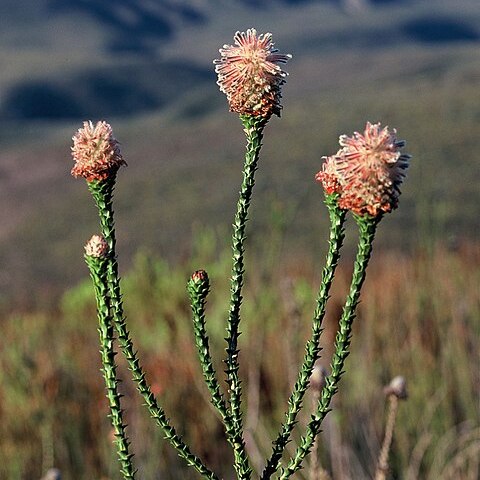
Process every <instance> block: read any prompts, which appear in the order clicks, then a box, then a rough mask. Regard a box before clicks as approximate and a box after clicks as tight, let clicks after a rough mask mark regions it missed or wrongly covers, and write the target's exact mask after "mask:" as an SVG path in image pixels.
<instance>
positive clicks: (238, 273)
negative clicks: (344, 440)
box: [72, 29, 410, 480]
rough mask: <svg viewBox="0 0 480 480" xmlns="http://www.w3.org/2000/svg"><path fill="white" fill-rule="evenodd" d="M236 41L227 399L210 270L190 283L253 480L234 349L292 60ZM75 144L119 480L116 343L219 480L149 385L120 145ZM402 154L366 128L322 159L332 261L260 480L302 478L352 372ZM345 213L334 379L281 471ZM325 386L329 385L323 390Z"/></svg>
mask: <svg viewBox="0 0 480 480" xmlns="http://www.w3.org/2000/svg"><path fill="white" fill-rule="evenodd" d="M234 41H235V45H234V46H232V45H224V47H223V48H221V49H220V54H221V57H220V59H218V60H215V61H214V63H215V71H216V72H217V74H218V85H219V86H220V90H221V91H222V92H223V93H225V95H226V96H227V100H228V103H229V107H230V110H231V111H232V112H235V113H238V114H239V116H240V120H241V122H242V125H243V129H244V132H245V136H246V141H247V145H246V153H245V162H244V167H243V181H242V185H241V187H240V194H239V199H238V203H237V211H236V215H235V218H234V222H233V232H232V270H231V278H230V285H231V288H230V304H229V305H230V306H229V311H228V318H227V321H226V331H227V336H226V342H227V346H226V359H225V365H226V368H225V375H226V384H227V390H226V391H224V390H223V389H222V387H221V385H220V382H219V380H218V376H217V372H216V371H215V368H214V366H213V360H212V358H211V354H210V346H209V338H208V335H207V331H206V315H205V304H206V298H207V295H208V292H209V289H210V284H209V278H208V275H207V273H206V272H205V271H203V270H198V271H196V272H194V273H193V275H192V276H191V278H190V280H189V281H188V284H187V290H188V294H189V297H190V303H191V308H192V317H193V329H194V335H195V343H196V346H197V349H198V356H199V360H200V364H201V367H202V372H203V376H204V380H205V383H206V385H207V387H208V389H209V391H210V394H211V400H212V403H213V405H214V407H215V408H216V410H217V411H218V413H219V415H220V417H221V419H222V421H223V424H224V428H225V433H226V437H227V441H228V442H229V444H230V446H231V448H232V451H233V458H234V464H233V467H234V469H235V472H236V475H237V478H239V479H249V478H251V476H252V468H251V466H250V460H249V458H248V455H247V450H246V445H245V435H244V426H243V415H242V405H241V400H242V385H241V381H240V378H239V350H238V338H239V335H240V329H239V326H240V320H241V305H242V298H243V297H242V288H243V283H244V274H245V265H244V253H245V238H246V222H247V219H248V210H249V206H250V202H251V198H252V193H253V188H254V185H255V172H256V170H257V169H258V162H259V157H260V150H261V146H262V140H263V134H264V129H265V126H266V125H267V123H268V122H269V120H270V118H271V117H272V115H277V116H279V115H280V111H281V109H282V106H281V103H280V100H281V87H282V86H283V85H284V84H285V79H286V76H287V74H286V72H285V71H283V70H282V68H281V67H280V65H281V64H284V63H286V62H287V61H288V60H289V59H290V58H291V56H290V55H285V54H281V53H278V52H277V50H275V49H274V48H273V42H272V36H271V34H269V33H266V34H261V35H257V32H256V31H255V30H254V29H249V30H247V32H237V33H236V34H235V37H234ZM73 141H74V145H73V148H72V154H73V157H74V160H75V166H74V167H73V169H72V174H73V175H74V176H76V177H78V176H81V177H84V178H85V179H86V181H87V183H88V187H89V190H90V191H91V193H92V195H93V198H94V200H95V203H96V205H97V208H98V212H99V217H100V225H101V230H102V235H101V236H99V235H94V236H93V237H92V239H91V240H90V241H89V242H88V243H87V245H86V247H85V259H86V262H87V265H88V267H89V270H90V274H91V277H92V280H93V284H94V289H95V295H96V299H97V310H98V319H99V333H100V344H101V357H102V364H103V375H104V379H105V383H106V387H107V398H108V401H109V406H110V411H111V421H112V425H113V428H114V432H115V437H116V440H115V441H116V443H117V451H118V457H119V461H120V468H121V473H122V475H123V476H124V478H134V477H135V474H136V471H135V468H134V466H133V454H132V453H131V452H130V443H129V440H128V438H127V434H126V426H125V424H124V422H123V415H122V413H123V410H122V408H121V396H120V395H119V393H118V388H117V385H118V379H117V375H116V362H115V353H114V349H113V344H114V341H117V342H118V344H119V346H120V348H121V350H122V352H123V354H124V356H125V358H126V360H127V363H128V366H129V368H130V370H131V373H132V378H133V380H134V382H135V383H136V385H137V388H138V390H139V392H140V394H141V395H142V397H143V400H144V403H145V405H146V407H147V409H148V411H149V412H150V415H151V416H152V418H153V419H154V421H155V423H156V424H157V425H158V426H159V427H160V428H161V429H162V430H163V433H164V436H165V438H166V439H167V440H168V441H169V442H170V443H171V445H172V447H173V448H174V449H175V450H176V451H177V453H178V455H179V456H180V457H182V458H183V459H184V460H185V462H186V463H187V465H189V466H191V467H193V468H194V469H196V470H197V471H198V472H199V473H200V474H201V475H202V476H203V477H205V478H211V479H214V478H217V476H216V475H215V473H213V472H212V471H211V470H210V469H209V468H208V467H207V466H206V465H205V464H204V462H203V461H202V460H201V459H200V458H198V457H197V456H196V455H195V454H194V453H192V452H191V450H190V448H189V446H188V445H186V444H185V443H184V442H183V440H182V439H181V438H180V437H179V435H178V434H177V433H176V430H175V428H174V427H173V426H172V425H171V424H170V421H169V419H168V417H167V415H166V413H165V411H164V410H163V408H162V407H161V406H160V404H159V400H158V399H157V398H156V396H155V395H154V393H153V391H152V387H151V386H150V384H149V383H148V381H147V378H146V375H145V372H144V370H143V368H142V365H141V363H140V360H139V358H138V355H137V351H136V349H135V348H134V345H133V341H132V339H131V337H130V333H129V331H128V328H127V324H126V319H125V316H124V314H123V304H122V295H121V290H120V278H119V275H118V264H117V257H116V252H115V226H114V213H113V206H112V201H113V189H114V185H115V179H116V175H117V172H118V169H119V167H120V166H122V165H125V161H124V160H123V158H122V155H121V153H120V150H119V147H118V142H117V141H116V140H115V138H114V137H113V134H112V129H111V127H110V125H109V124H107V123H106V122H104V121H102V122H98V123H97V124H96V125H93V123H92V122H85V123H84V126H83V128H81V129H80V130H79V131H78V132H77V133H76V135H75V136H74V137H73ZM404 144H405V142H403V141H400V140H397V138H396V132H395V130H392V131H390V130H389V129H388V128H387V127H384V128H381V127H380V124H379V123H377V124H371V123H367V125H366V128H365V131H364V133H363V134H359V133H355V134H354V135H353V136H352V137H347V136H345V135H342V136H341V137H340V146H341V148H340V150H339V151H338V152H337V153H336V154H335V155H333V156H330V157H325V160H326V161H325V163H324V165H323V167H322V170H321V171H320V172H319V173H318V174H317V175H316V179H317V180H318V181H320V182H321V183H322V185H323V187H324V190H325V203H326V206H327V209H328V214H329V217H330V223H331V227H330V236H329V250H328V253H327V256H326V262H325V266H324V269H323V274H322V281H321V283H320V286H319V291H318V295H317V302H316V308H315V311H314V314H313V320H312V328H311V337H310V339H309V340H308V341H307V343H306V348H305V355H304V358H303V361H302V364H301V366H300V369H299V373H298V377H297V381H296V383H295V385H294V387H293V391H292V393H291V395H290V398H289V401H288V408H287V411H286V414H285V420H284V422H283V424H282V425H281V427H280V429H279V433H278V435H277V438H276V439H275V440H274V442H273V448H272V452H271V455H270V457H269V458H268V459H267V460H266V462H265V468H264V470H263V473H262V475H261V478H262V480H267V479H269V478H271V477H272V476H273V475H275V474H278V476H279V478H281V479H287V478H289V477H290V476H291V475H292V474H294V473H295V472H297V471H298V470H299V469H300V468H301V467H302V464H303V461H304V459H305V457H306V456H307V455H308V454H309V453H310V452H311V450H312V448H313V446H314V442H315V439H316V437H317V436H318V434H319V432H320V427H321V424H322V421H323V419H324V418H325V416H326V414H327V413H328V412H329V410H330V408H331V407H330V405H331V401H332V397H333V396H334V394H335V393H336V391H337V389H338V385H339V381H340V378H341V376H342V375H343V373H344V367H345V359H346V357H347V356H348V353H349V348H350V340H351V333H352V324H353V320H354V318H355V310H356V307H357V304H358V301H359V296H360V290H361V287H362V284H363V282H364V280H365V275H366V269H367V265H368V262H369V259H370V256H371V252H372V244H373V240H374V236H375V232H376V228H377V226H378V223H379V222H380V220H381V219H382V217H383V215H384V213H386V212H390V211H392V210H393V209H394V208H396V207H397V203H398V195H399V193H400V192H399V185H400V183H401V182H402V180H403V178H404V174H405V169H406V168H407V167H408V163H409V159H410V157H409V155H407V154H404V153H401V151H400V149H401V148H402V147H403V146H404ZM349 211H351V212H352V213H353V216H354V218H355V221H356V223H357V225H358V230H359V240H358V251H357V256H356V259H355V262H354V269H353V275H352V281H351V286H350V291H349V293H348V296H347V298H346V301H345V304H344V307H343V312H342V315H341V318H340V322H339V329H338V332H337V336H336V339H335V345H334V354H333V357H332V362H331V371H330V373H329V374H328V375H325V376H324V378H323V380H322V382H318V381H315V382H314V383H315V385H317V388H318V390H319V392H318V398H317V400H318V401H317V402H316V405H315V406H314V408H313V411H312V415H311V420H310V422H309V423H308V425H307V427H306V430H305V432H303V435H302V437H301V439H300V441H299V443H298V447H297V449H296V451H295V452H293V454H291V455H290V458H289V459H286V461H285V463H283V464H282V459H283V455H284V452H285V447H286V445H287V443H288V442H289V441H290V439H291V435H292V432H293V429H294V427H295V425H296V423H297V417H298V414H299V412H300V411H301V410H302V409H304V408H305V406H304V397H305V393H306V391H307V389H308V387H309V385H310V382H311V378H312V374H313V373H314V368H315V362H316V361H317V360H318V358H319V354H320V347H319V341H320V335H321V333H322V321H323V319H324V316H325V312H326V304H327V300H328V297H329V291H330V287H331V285H332V282H333V280H334V276H335V270H336V267H337V263H338V260H339V257H340V249H341V247H342V244H343V240H344V222H345V218H346V215H347V213H348V212H349ZM115 331H116V335H115ZM320 383H321V386H320V387H318V385H320ZM395 398H397V397H395ZM393 418H394V417H393ZM386 438H387V437H386ZM390 438H391V436H390ZM387 440H388V438H387ZM385 445H386V447H385V448H384V450H383V457H382V469H383V470H382V471H385V468H386V467H385V463H386V460H385V457H386V455H387V454H388V448H389V442H386V443H385ZM385 452H387V453H385Z"/></svg>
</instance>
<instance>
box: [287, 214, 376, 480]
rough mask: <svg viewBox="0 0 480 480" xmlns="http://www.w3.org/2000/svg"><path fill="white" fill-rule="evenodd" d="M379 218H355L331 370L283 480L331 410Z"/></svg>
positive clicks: (295, 467)
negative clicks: (355, 242) (355, 236)
mask: <svg viewBox="0 0 480 480" xmlns="http://www.w3.org/2000/svg"><path fill="white" fill-rule="evenodd" d="M380 218H381V217H375V218H373V217H368V216H367V217H359V216H355V220H356V222H357V224H358V228H359V242H358V250H357V256H356V259H355V264H354V269H353V276H352V282H351V284H350V292H349V294H348V297H347V300H346V302H345V305H344V307H343V312H342V316H341V318H340V322H339V329H338V332H337V336H336V339H335V346H334V348H335V352H334V354H333V358H332V364H331V373H330V375H329V376H328V377H327V378H326V382H325V387H324V388H323V390H322V395H321V397H320V401H319V403H318V408H317V411H316V412H315V415H313V417H312V420H311V421H310V422H309V423H308V425H307V432H306V434H305V435H304V436H303V437H302V438H301V440H300V445H299V446H298V448H297V450H296V451H295V454H294V456H293V458H292V460H291V461H290V462H289V464H288V466H287V468H285V469H282V473H281V475H280V479H282V480H286V479H287V478H289V477H290V476H291V475H292V474H293V473H295V472H296V471H297V470H299V469H300V468H302V462H303V460H304V458H305V457H306V456H307V455H308V454H309V453H310V451H311V449H312V446H313V444H314V441H315V437H316V436H317V435H318V434H319V433H320V426H321V423H322V421H323V419H324V418H325V416H326V415H327V413H328V412H329V411H330V402H331V400H332V397H333V395H335V393H336V392H337V390H338V382H339V381H340V378H341V377H342V374H343V367H344V364H345V359H346V358H347V356H348V354H349V348H350V340H351V334H352V325H353V320H354V318H355V310H356V307H357V304H358V300H359V296H360V290H361V288H362V285H363V282H364V280H365V275H366V270H367V266H368V261H369V259H370V255H371V253H372V244H373V239H374V236H375V231H376V227H377V224H378V222H379V221H380Z"/></svg>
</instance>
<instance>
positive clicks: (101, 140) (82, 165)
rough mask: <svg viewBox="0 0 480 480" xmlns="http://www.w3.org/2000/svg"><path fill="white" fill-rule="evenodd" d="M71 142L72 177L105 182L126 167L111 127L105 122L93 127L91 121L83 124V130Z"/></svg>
mask: <svg viewBox="0 0 480 480" xmlns="http://www.w3.org/2000/svg"><path fill="white" fill-rule="evenodd" d="M72 140H73V147H72V156H73V159H74V160H75V165H74V166H73V168H72V171H71V173H72V175H73V176H74V177H84V178H85V179H86V180H87V182H92V181H95V180H105V179H107V178H108V177H110V176H111V175H114V174H115V173H116V172H117V170H118V169H119V168H120V167H121V166H122V165H126V162H125V160H124V159H123V157H122V154H121V153H120V148H119V146H118V142H117V140H116V139H115V137H114V136H113V132H112V127H111V126H110V125H109V124H108V123H107V122H105V121H100V122H97V123H96V124H95V125H93V123H92V122H91V121H89V122H83V128H80V129H79V130H78V131H77V133H76V134H75V135H74V136H73V138H72Z"/></svg>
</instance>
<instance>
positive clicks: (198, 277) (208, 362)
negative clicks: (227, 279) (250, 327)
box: [187, 271, 233, 440]
mask: <svg viewBox="0 0 480 480" xmlns="http://www.w3.org/2000/svg"><path fill="white" fill-rule="evenodd" d="M209 288H210V286H209V280H208V276H207V272H204V271H198V272H195V273H194V274H193V275H192V277H191V278H190V280H189V282H188V284H187V290H188V294H189V296H190V302H191V306H192V314H193V330H194V334H195V344H196V346H197V353H198V357H199V359H200V365H201V367H202V372H203V377H204V379H205V383H206V385H207V387H208V390H209V391H210V394H211V396H212V404H213V405H214V406H215V408H216V409H217V411H218V412H219V413H220V415H221V417H222V420H223V423H224V425H225V430H226V432H227V439H228V440H230V439H231V438H232V436H233V432H232V428H233V427H232V421H231V418H230V412H229V411H228V408H227V404H226V402H225V399H224V398H223V394H222V392H221V389H220V385H219V383H218V380H217V375H216V372H215V368H214V366H213V361H212V357H211V355H210V345H209V339H208V335H207V331H206V328H205V303H206V297H207V295H208V291H209Z"/></svg>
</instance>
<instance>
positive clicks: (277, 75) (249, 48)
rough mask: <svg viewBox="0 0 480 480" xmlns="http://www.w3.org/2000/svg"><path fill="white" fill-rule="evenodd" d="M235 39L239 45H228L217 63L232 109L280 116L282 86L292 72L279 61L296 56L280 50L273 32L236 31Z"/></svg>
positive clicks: (246, 112)
mask: <svg viewBox="0 0 480 480" xmlns="http://www.w3.org/2000/svg"><path fill="white" fill-rule="evenodd" d="M234 40H235V45H224V46H223V48H221V49H220V50H219V52H220V55H221V57H220V59H217V60H214V62H213V63H214V64H215V72H216V73H217V75H218V81H217V84H218V86H219V87H220V90H221V91H222V92H223V93H224V94H225V95H226V96H227V99H228V103H229V105H230V111H231V112H237V113H240V114H243V115H254V116H262V117H267V118H268V117H270V115H272V113H274V114H275V115H280V110H281V109H282V106H281V104H280V99H281V92H280V87H281V85H283V84H284V83H285V77H286V76H287V75H288V74H287V73H286V72H284V71H283V70H282V69H281V68H280V65H279V64H282V63H286V62H287V61H288V60H289V59H290V58H292V56H291V55H284V54H281V53H277V52H278V50H276V49H274V48H273V45H274V43H273V42H272V34H271V33H265V34H261V35H257V31H256V30H255V29H254V28H250V29H248V30H247V31H246V32H237V33H235V36H234Z"/></svg>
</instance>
